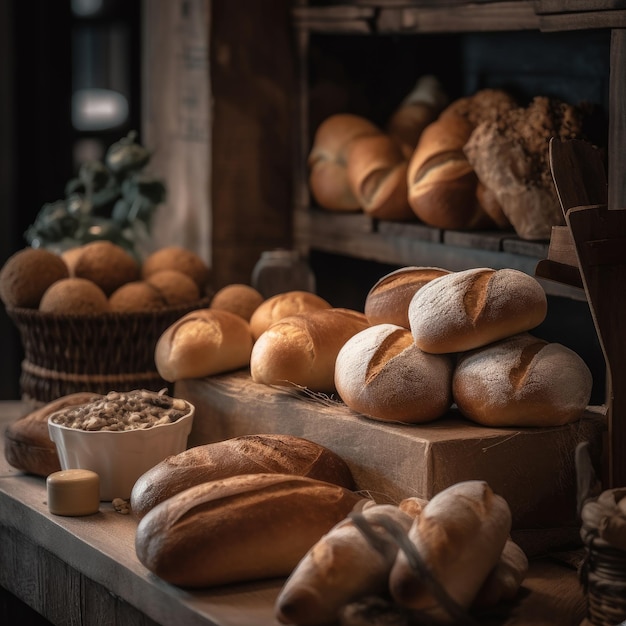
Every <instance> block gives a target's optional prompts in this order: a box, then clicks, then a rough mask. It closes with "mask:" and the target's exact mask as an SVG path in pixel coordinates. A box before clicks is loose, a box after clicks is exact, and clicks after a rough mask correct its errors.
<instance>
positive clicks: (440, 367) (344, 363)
mask: <svg viewBox="0 0 626 626" xmlns="http://www.w3.org/2000/svg"><path fill="white" fill-rule="evenodd" d="M452 367H453V363H452V360H451V359H450V358H449V357H448V356H447V355H436V354H427V353H425V352H423V351H422V350H420V349H419V348H418V347H417V346H416V345H415V343H414V341H413V337H412V336H411V332H410V331H409V330H407V329H406V328H402V327H401V326H395V325H393V324H378V325H376V326H371V327H369V328H367V329H365V330H363V331H361V332H360V333H357V334H356V335H354V337H352V338H351V339H349V340H348V341H347V342H346V343H345V345H344V346H343V348H341V350H340V351H339V354H338V355H337V362H336V364H335V386H336V388H337V392H338V393H339V395H340V396H341V399H342V400H343V401H344V402H345V403H346V404H347V405H348V406H349V407H350V408H351V409H353V410H354V411H357V412H359V413H362V414H363V415H366V416H368V417H371V418H373V419H379V420H383V421H396V422H404V423H409V424H419V423H423V422H429V421H432V420H434V419H437V418H439V417H441V416H442V415H443V414H444V413H445V412H446V411H447V410H448V409H449V408H450V406H451V404H452Z"/></svg>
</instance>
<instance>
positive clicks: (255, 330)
mask: <svg viewBox="0 0 626 626" xmlns="http://www.w3.org/2000/svg"><path fill="white" fill-rule="evenodd" d="M330 308H331V305H330V303H329V302H327V301H326V300H324V298H321V297H320V296H318V295H316V294H314V293H311V292H309V291H286V292H284V293H278V294H276V295H275V296H272V297H270V298H268V299H267V300H264V301H263V302H262V303H261V304H260V305H259V306H258V307H257V308H256V310H255V311H254V313H253V314H252V316H251V317H250V330H251V331H252V336H253V337H254V340H255V341H256V340H257V339H258V338H259V337H260V336H261V335H262V334H263V333H264V332H265V331H266V330H267V329H268V328H269V327H270V326H271V325H272V324H273V323H274V322H277V321H278V320H280V319H282V318H283V317H287V316H288V315H298V314H299V313H305V312H307V311H316V310H319V309H330Z"/></svg>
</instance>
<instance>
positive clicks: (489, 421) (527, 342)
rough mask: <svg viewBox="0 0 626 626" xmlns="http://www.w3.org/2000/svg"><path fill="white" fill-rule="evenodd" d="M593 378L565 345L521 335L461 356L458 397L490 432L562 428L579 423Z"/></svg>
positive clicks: (467, 412)
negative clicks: (510, 428)
mask: <svg viewBox="0 0 626 626" xmlns="http://www.w3.org/2000/svg"><path fill="white" fill-rule="evenodd" d="M592 386H593V377H592V375H591V371H590V370H589V368H588V367H587V365H586V363H585V362H584V361H583V359H582V358H581V357H580V356H579V355H578V354H576V353H575V352H574V351H573V350H570V349H569V348H567V347H566V346H564V345H561V344H559V343H550V342H547V341H544V340H543V339H539V338H537V337H534V336H532V335H531V334H529V333H520V334H518V335H514V336H513V337H507V338H506V339H502V340H501V341H497V342H494V343H491V344H489V345H487V346H484V347H482V348H477V349H476V350H470V351H468V352H465V353H464V354H461V355H459V359H458V362H457V365H456V367H455V370H454V374H453V376H452V394H453V397H454V400H455V402H456V404H457V406H458V408H459V410H460V411H461V413H463V415H465V416H466V417H467V418H469V419H471V420H473V421H474V422H478V423H479V424H484V425H486V426H517V427H544V426H561V425H563V424H568V423H570V422H573V421H575V420H577V419H579V418H580V417H581V416H582V414H583V413H584V411H585V409H586V408H587V405H588V404H589V400H590V397H591V390H592Z"/></svg>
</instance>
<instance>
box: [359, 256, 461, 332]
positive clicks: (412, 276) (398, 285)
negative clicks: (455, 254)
mask: <svg viewBox="0 0 626 626" xmlns="http://www.w3.org/2000/svg"><path fill="white" fill-rule="evenodd" d="M449 273H450V272H449V271H448V270H444V269H441V268H439V267H402V268H400V269H398V270H395V271H393V272H390V273H389V274H386V275H385V276H383V277H382V278H381V279H379V280H378V281H377V282H376V283H375V284H374V286H373V287H372V288H371V289H370V290H369V293H368V294H367V297H366V298H365V308H364V311H365V315H366V316H367V320H368V322H369V323H370V324H371V325H372V326H374V325H375V324H396V326H402V327H403V328H409V327H410V326H409V304H410V303H411V300H412V298H413V296H414V295H415V293H416V292H417V291H418V289H421V288H422V287H423V286H424V285H425V284H426V283H429V282H430V281H431V280H433V279H435V278H439V277H440V276H444V275H445V274H449Z"/></svg>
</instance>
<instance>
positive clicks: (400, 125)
mask: <svg viewBox="0 0 626 626" xmlns="http://www.w3.org/2000/svg"><path fill="white" fill-rule="evenodd" d="M447 102H448V97H447V96H446V94H445V92H444V90H443V87H442V85H441V83H440V82H439V81H438V80H437V78H435V77H434V76H431V75H426V76H421V77H420V79H419V80H418V81H417V83H416V85H415V87H414V88H413V89H412V90H411V92H410V93H409V94H408V95H407V96H406V98H404V100H403V101H402V102H401V103H400V106H398V108H397V109H396V110H395V111H394V112H393V114H392V115H391V117H390V118H389V121H388V122H387V132H388V134H389V136H390V137H391V139H392V140H393V141H394V142H395V143H396V144H397V145H398V147H399V148H400V150H401V151H402V154H403V155H404V158H405V159H406V160H408V159H410V158H411V155H412V154H413V152H414V151H415V148H416V146H417V143H418V141H419V138H420V136H421V134H422V132H423V131H424V128H426V126H428V124H430V123H431V122H434V121H435V119H436V118H437V116H438V115H439V113H440V112H441V110H442V109H443V107H444V106H445V105H446V104H447Z"/></svg>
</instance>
